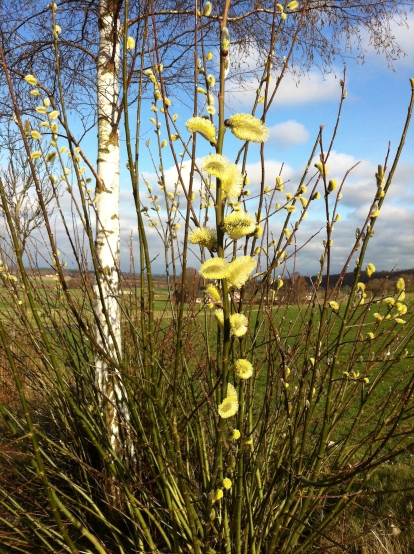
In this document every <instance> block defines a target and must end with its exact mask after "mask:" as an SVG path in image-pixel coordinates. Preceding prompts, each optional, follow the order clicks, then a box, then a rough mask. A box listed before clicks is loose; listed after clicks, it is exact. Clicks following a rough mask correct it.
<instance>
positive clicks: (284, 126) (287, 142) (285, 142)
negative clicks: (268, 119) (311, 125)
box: [269, 119, 309, 149]
mask: <svg viewBox="0 0 414 554" xmlns="http://www.w3.org/2000/svg"><path fill="white" fill-rule="evenodd" d="M269 131H270V135H269V142H275V143H276V144H277V146H279V148H282V149H288V148H290V147H291V146H293V145H294V144H303V143H304V142H306V141H307V140H308V138H309V132H308V131H307V129H306V127H305V126H304V125H302V123H298V122H297V121H295V120H294V119H290V120H289V121H285V122H284V123H279V124H277V125H274V126H273V127H270V129H269Z"/></svg>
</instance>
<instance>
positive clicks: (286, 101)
mask: <svg viewBox="0 0 414 554" xmlns="http://www.w3.org/2000/svg"><path fill="white" fill-rule="evenodd" d="M272 83H275V79H273V81H272ZM257 86H258V81H257V80H253V79H252V80H250V81H246V82H245V83H244V84H243V88H240V87H239V85H237V86H235V85H233V87H232V86H229V95H230V97H231V98H232V107H234V109H237V106H233V101H236V102H239V103H240V105H241V106H248V107H250V108H251V106H252V104H253V102H254V100H255V98H256V90H257ZM272 90H274V89H273V88H272V87H270V94H272ZM339 97H340V88H339V79H338V78H337V77H336V76H335V74H333V73H330V74H328V75H323V74H322V73H320V72H318V71H310V72H309V73H308V74H306V75H302V76H301V77H300V78H298V77H293V76H292V75H290V74H286V75H285V77H284V78H283V79H282V82H281V84H280V86H279V89H278V91H277V93H276V96H275V100H274V102H273V104H272V108H274V107H280V106H298V105H305V104H314V103H319V102H328V101H330V100H335V101H337V100H338V99H339Z"/></svg>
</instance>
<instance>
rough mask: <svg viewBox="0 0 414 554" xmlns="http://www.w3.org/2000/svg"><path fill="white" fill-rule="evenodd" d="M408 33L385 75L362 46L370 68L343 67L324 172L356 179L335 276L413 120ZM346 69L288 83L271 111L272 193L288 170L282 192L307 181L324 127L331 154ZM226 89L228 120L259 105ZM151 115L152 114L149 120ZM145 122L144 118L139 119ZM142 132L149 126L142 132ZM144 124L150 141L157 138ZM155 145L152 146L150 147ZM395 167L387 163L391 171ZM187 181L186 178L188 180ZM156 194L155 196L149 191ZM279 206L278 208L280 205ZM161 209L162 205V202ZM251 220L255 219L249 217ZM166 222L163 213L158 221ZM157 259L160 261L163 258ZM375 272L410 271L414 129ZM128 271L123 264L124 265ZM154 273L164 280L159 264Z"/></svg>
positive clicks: (340, 227) (403, 32)
mask: <svg viewBox="0 0 414 554" xmlns="http://www.w3.org/2000/svg"><path fill="white" fill-rule="evenodd" d="M409 23H410V26H411V29H410V30H408V29H405V28H403V27H397V26H396V27H395V30H394V32H395V35H396V37H397V40H398V42H399V44H400V46H402V48H403V49H404V51H405V52H406V54H407V55H406V56H405V57H403V58H401V59H399V60H396V61H395V62H394V65H393V68H389V67H388V66H387V62H386V60H385V58H384V57H382V56H379V55H377V54H376V53H375V52H374V51H373V49H372V48H370V47H369V46H368V45H367V46H366V58H365V63H364V64H357V63H356V61H355V60H353V59H348V60H347V64H346V69H347V79H346V89H347V98H346V100H345V102H344V107H343V112H342V116H341V121H340V126H339V131H338V134H337V139H336V141H335V145H334V148H333V152H332V154H331V159H330V162H329V164H328V166H329V167H330V171H331V173H330V177H331V176H332V177H333V178H336V179H337V180H338V181H340V180H342V177H343V176H344V174H345V173H346V171H347V170H348V169H349V168H350V167H351V166H353V165H354V164H355V163H357V162H360V164H359V165H358V167H357V168H356V169H355V170H354V171H353V172H352V173H351V175H350V177H349V178H348V180H347V182H346V185H345V188H344V190H343V198H342V200H341V202H340V206H339V209H338V211H339V212H340V213H341V221H340V222H338V223H337V224H336V225H335V231H334V236H333V238H334V246H333V249H332V270H333V271H334V272H336V271H340V270H341V269H342V267H343V264H344V261H345V260H346V257H347V254H348V252H349V250H350V248H351V246H352V244H353V242H354V237H355V229H356V227H361V226H362V224H363V222H364V220H365V217H366V214H367V213H368V209H369V206H370V205H371V203H372V201H373V197H374V195H375V190H376V181H375V172H376V170H377V165H378V164H379V163H383V161H384V158H385V155H386V152H387V147H388V141H390V142H391V155H390V161H391V162H392V160H393V156H394V154H395V151H396V148H397V146H398V143H399V139H400V135H401V131H402V129H403V126H404V122H405V117H406V114H407V107H408V102H409V99H410V93H411V87H410V82H409V78H410V77H414V41H413V40H412V28H413V27H414V17H413V15H412V14H411V15H410V17H409ZM342 73H343V65H342V62H338V64H337V65H336V66H335V68H334V72H333V73H331V74H328V75H325V76H323V75H322V74H321V73H320V72H319V71H318V70H312V71H311V72H310V74H308V75H304V76H302V77H301V78H300V80H299V82H297V81H296V82H295V81H294V79H292V78H291V77H289V76H287V77H286V78H285V80H284V82H283V84H282V86H281V88H280V91H279V93H278V95H277V97H276V101H275V104H274V106H273V107H272V108H271V110H270V113H269V116H268V119H267V124H268V126H269V127H270V139H269V141H268V143H267V145H266V184H269V186H271V187H273V186H274V182H275V181H274V179H275V176H276V175H277V174H278V172H279V169H280V167H281V164H282V162H283V163H284V164H285V165H284V172H283V174H282V175H283V177H284V179H285V180H287V179H289V180H290V183H288V184H287V185H286V189H285V192H286V191H289V192H293V191H294V189H295V186H297V183H298V182H299V180H300V176H301V172H302V170H303V167H304V164H305V163H306V161H307V159H308V157H309V154H310V152H311V148H312V145H313V142H314V140H315V137H316V135H317V132H318V129H319V126H320V125H321V124H325V128H324V145H327V144H328V142H329V140H330V136H331V132H332V129H333V126H334V124H335V120H336V114H337V110H338V100H339V97H340V85H339V80H340V79H341V78H342ZM228 88H229V90H230V91H233V92H232V93H231V95H230V97H229V98H230V102H228V113H229V115H231V113H234V112H248V111H250V109H251V105H252V99H253V98H254V94H255V89H256V88H257V84H256V82H254V81H252V82H251V83H250V89H251V90H250V91H249V83H247V84H246V86H245V89H247V90H244V91H240V90H239V88H238V86H237V85H235V84H234V83H232V80H231V73H230V75H229V80H228ZM175 109H176V110H177V111H178V113H179V114H180V118H179V120H178V124H179V128H180V131H181V133H182V136H186V135H187V134H188V133H187V132H186V130H185V127H184V123H185V120H186V117H188V114H185V112H183V111H182V110H180V108H178V107H177V106H176V103H175ZM151 115H153V114H151V113H150V112H149V111H148V117H150V116H151ZM143 121H144V122H145V116H143ZM144 129H145V123H144ZM152 129H153V127H152V128H151V124H148V131H149V134H148V136H154V135H153V134H152V133H151V131H152ZM228 135H229V137H227V136H226V145H225V154H226V155H227V156H228V157H229V158H230V159H232V157H234V156H235V154H236V151H237V147H238V146H239V144H236V142H235V140H234V139H233V137H231V136H230V134H229V133H228ZM152 140H153V139H152ZM198 145H199V146H200V148H199V150H198V157H200V158H201V157H202V156H204V155H206V154H207V153H208V152H209V151H211V147H209V145H208V143H206V142H205V141H204V144H203V139H199V140H198ZM258 154H259V148H258V146H255V145H253V146H252V148H251V151H250V157H249V163H248V167H247V170H248V174H249V176H250V178H251V180H252V186H251V190H252V194H253V193H254V181H255V175H257V171H258V165H257V161H258ZM168 163H169V161H168V157H166V163H165V167H166V168H167V176H169V178H170V184H171V185H172V183H173V182H174V180H175V179H174V177H175V171H174V169H171V168H168V167H169V166H168ZM390 165H391V164H390V163H389V166H390ZM142 169H143V170H144V172H145V176H146V178H148V179H149V180H150V181H151V182H152V183H155V185H156V179H155V177H154V173H153V172H152V170H151V167H150V166H143V167H142ZM184 173H185V172H184ZM124 183H125V185H124V190H123V191H122V193H121V198H122V200H121V206H123V207H124V208H122V207H121V213H123V214H124V219H123V222H122V228H123V237H124V238H123V241H124V242H123V248H122V250H123V258H125V256H126V251H127V249H126V247H125V245H126V243H125V241H126V237H127V236H129V229H131V228H133V229H135V220H134V217H133V214H131V217H129V216H127V211H128V210H127V205H128V204H129V205H130V196H129V190H128V189H127V188H126V187H127V186H128V185H127V179H125V181H124ZM153 188H154V192H155V193H157V191H156V190H155V189H156V186H155V187H153ZM278 201H279V200H278ZM161 206H162V202H161ZM250 211H254V208H253V207H252V208H251V209H250ZM162 215H163V212H161V218H162ZM272 226H273V228H272V230H274V232H275V233H276V234H277V233H278V232H280V221H278V220H277V219H275V220H274V221H273V220H272ZM324 226H325V221H324V210H323V206H322V203H320V206H319V207H318V206H315V207H314V208H313V209H312V210H309V216H308V219H307V220H305V221H304V222H303V224H302V227H301V230H300V232H299V234H298V246H300V245H301V244H302V243H304V242H306V240H307V239H308V238H309V237H310V236H311V235H313V234H314V233H315V232H316V231H317V230H319V229H320V228H324ZM149 237H150V247H151V251H152V252H153V253H154V254H155V253H156V251H157V250H158V249H159V242H158V240H157V238H156V233H155V231H154V230H153V229H150V230H149ZM323 238H324V237H323V232H322V233H321V234H320V235H319V236H318V237H316V238H315V239H314V240H313V241H312V242H311V243H310V244H309V245H308V246H306V248H304V249H303V250H302V251H301V253H300V255H298V256H297V260H296V268H297V269H298V270H299V271H300V272H301V273H303V274H307V273H309V274H315V273H316V272H317V271H318V268H319V263H318V261H319V257H320V254H321V253H322V240H323ZM160 258H161V257H160ZM368 262H372V263H374V264H375V265H376V267H377V269H392V268H393V267H394V266H397V267H398V268H399V269H403V268H411V267H413V266H414V124H413V125H412V126H411V129H410V130H409V133H408V136H407V140H406V145H405V149H404V152H403V155H402V157H401V160H400V165H399V169H398V170H397V172H396V174H395V177H394V181H393V184H392V186H391V189H390V192H389V195H388V196H387V199H386V202H385V204H384V206H383V209H382V211H381V214H380V217H379V218H378V220H377V223H376V228H375V236H374V237H373V239H372V240H371V244H370V247H369V250H368V254H367V257H366V259H365V263H368ZM189 263H190V265H191V264H194V266H195V267H198V266H197V261H195V259H194V258H192V257H191V256H190V258H189ZM124 266H125V263H124ZM155 269H156V270H157V269H158V270H159V271H162V263H160V264H159V267H158V266H157V262H156V263H155ZM352 269H353V265H352V264H351V266H350V268H349V270H350V271H352Z"/></svg>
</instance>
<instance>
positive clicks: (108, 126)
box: [95, 0, 123, 450]
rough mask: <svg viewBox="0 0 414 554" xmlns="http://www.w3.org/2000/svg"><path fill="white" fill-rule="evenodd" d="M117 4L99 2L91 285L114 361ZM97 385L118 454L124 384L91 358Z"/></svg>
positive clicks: (99, 329)
mask: <svg viewBox="0 0 414 554" xmlns="http://www.w3.org/2000/svg"><path fill="white" fill-rule="evenodd" d="M118 4H119V1H115V0H100V6H99V34H100V42H99V53H98V59H97V89H98V99H97V100H98V160H97V172H98V176H99V179H100V182H98V183H97V189H96V198H97V202H96V211H97V221H96V245H95V246H96V257H97V261H98V264H99V272H98V274H97V276H96V285H95V298H96V300H95V312H96V315H97V318H98V320H99V325H98V324H97V326H96V334H97V340H98V342H99V344H100V346H102V348H103V349H104V350H105V351H106V352H108V353H110V355H111V356H112V357H113V358H114V359H119V358H120V355H121V317H120V316H121V314H120V306H119V295H120V283H119V261H120V256H119V246H120V226H119V164H120V148H119V133H118V125H117V117H118V110H119V102H118V100H119V98H118V96H119V93H118V88H119V84H118V79H119V71H120V63H121V60H120V40H119V38H120V37H119V21H118V18H117V5H118ZM96 384H97V387H98V390H99V392H100V394H101V401H102V409H103V413H104V416H105V419H106V424H107V428H108V430H109V432H110V434H111V444H112V447H113V448H115V450H119V446H120V444H121V442H120V427H119V425H120V418H121V417H122V414H121V413H120V411H122V408H121V406H122V396H123V395H122V393H123V386H122V382H121V378H120V375H119V372H118V371H117V370H115V369H114V368H112V367H109V366H108V364H107V362H106V361H104V360H103V359H101V358H99V357H98V358H97V359H96Z"/></svg>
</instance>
